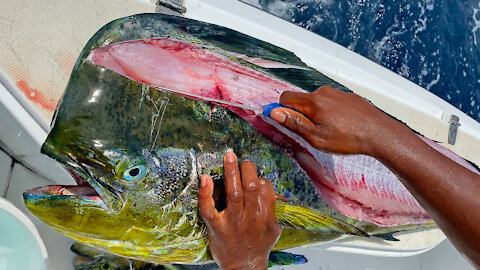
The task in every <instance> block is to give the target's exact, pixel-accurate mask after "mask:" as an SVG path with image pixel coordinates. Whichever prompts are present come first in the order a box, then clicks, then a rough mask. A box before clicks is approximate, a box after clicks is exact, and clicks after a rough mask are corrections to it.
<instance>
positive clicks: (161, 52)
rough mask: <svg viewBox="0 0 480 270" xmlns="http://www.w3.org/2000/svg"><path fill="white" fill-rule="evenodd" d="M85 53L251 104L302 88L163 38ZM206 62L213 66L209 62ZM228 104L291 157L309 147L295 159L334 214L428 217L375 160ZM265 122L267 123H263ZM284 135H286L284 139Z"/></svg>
mask: <svg viewBox="0 0 480 270" xmlns="http://www.w3.org/2000/svg"><path fill="white" fill-rule="evenodd" d="M210 48H211V47H210ZM222 52H224V51H222ZM87 59H89V60H90V61H92V62H93V63H95V64H98V65H101V66H104V67H107V68H109V69H111V70H113V71H115V72H117V73H119V74H121V75H123V76H126V77H129V78H131V79H134V80H136V81H141V82H144V83H146V84H148V85H151V86H154V87H155V86H158V87H165V88H170V89H176V90H179V91H182V92H184V93H190V94H192V96H204V97H206V98H213V99H222V100H224V101H227V102H230V103H236V104H239V105H242V106H248V107H253V108H256V107H263V106H265V105H266V104H270V103H272V102H275V101H278V99H279V98H280V94H281V93H282V92H283V91H285V90H289V91H297V92H305V91H304V90H302V89H301V88H299V87H296V86H294V85H292V84H289V83H287V82H284V81H281V80H278V79H276V78H273V77H271V76H266V75H265V74H263V73H261V72H259V71H257V70H254V69H252V68H250V67H248V66H244V65H241V64H239V63H237V62H233V61H232V60H231V59H228V58H226V57H224V56H223V55H220V54H218V53H215V52H214V51H210V50H207V49H203V48H201V47H200V46H198V45H196V44H192V43H188V42H184V41H179V40H171V39H168V38H150V39H148V40H134V41H126V42H120V43H115V44H112V45H109V46H106V47H102V48H100V49H97V50H94V51H92V53H91V54H90V55H89V56H88V58H87ZM159 63H161V64H159ZM163 63H170V64H169V65H165V64H163ZM212 63H215V65H214V66H212ZM184 78H189V79H184ZM187 95H188V94H187ZM250 97H255V98H254V99H252V98H250ZM226 106H227V105H226ZM227 108H229V109H230V110H232V111H234V112H235V113H236V114H238V115H239V116H241V117H242V118H244V119H245V120H247V121H248V122H249V123H250V124H252V125H253V126H254V127H255V128H256V129H257V130H258V131H259V132H261V133H262V134H263V135H265V137H267V138H270V139H271V140H272V141H273V142H274V143H276V144H277V145H281V144H286V145H287V146H286V147H283V146H282V147H283V148H285V149H287V148H290V149H292V150H291V153H290V155H291V156H294V155H295V152H302V151H306V152H309V153H310V155H311V156H312V157H313V158H315V160H316V162H310V164H312V166H314V167H315V168H314V169H310V170H308V169H306V168H305V167H308V166H310V165H309V164H306V163H304V164H302V163H300V165H301V166H302V165H303V167H304V169H306V170H307V171H309V172H312V173H310V175H309V176H310V177H311V179H312V180H313V182H314V183H315V185H316V187H317V189H318V190H319V193H320V194H321V196H322V197H323V199H324V200H325V201H326V202H327V203H328V204H329V206H331V207H332V208H334V209H335V210H337V211H339V212H340V213H342V214H345V215H348V216H351V217H354V218H356V219H358V220H361V221H367V222H372V223H375V224H377V225H380V226H398V225H404V224H414V223H419V224H420V223H429V222H432V220H431V218H430V217H429V215H428V214H427V212H426V211H425V210H424V209H423V207H422V206H420V204H419V203H418V202H417V201H416V200H415V198H414V197H413V196H412V195H411V193H410V192H409V191H408V190H407V188H406V187H405V186H404V185H403V184H402V183H401V182H400V181H399V180H398V178H397V177H396V176H395V175H394V174H393V173H392V172H391V171H390V170H389V169H388V168H387V167H386V166H384V165H383V164H382V163H380V162H379V161H377V160H376V159H374V158H372V157H369V156H365V155H347V156H345V155H333V154H329V153H325V152H322V151H319V150H317V149H314V148H313V147H311V146H310V145H309V144H308V143H306V142H305V141H304V140H303V139H301V138H298V136H296V135H295V134H292V133H291V132H289V131H288V130H286V129H285V128H283V129H282V127H281V126H280V125H279V124H277V123H275V122H273V121H268V120H269V119H265V118H264V119H261V118H260V117H259V112H258V111H255V110H248V109H244V108H242V107H232V106H227ZM267 121H268V125H270V126H268V125H265V123H266V122H267ZM272 126H274V127H275V128H272ZM279 131H280V132H279ZM288 136H290V137H291V138H290V139H286V137H288ZM276 138H280V139H276ZM423 139H424V138H423ZM282 140H284V141H285V142H282ZM424 140H426V139H424ZM429 144H430V145H432V147H434V148H435V149H437V150H439V149H440V148H441V146H439V145H438V144H436V143H433V142H430V143H429ZM442 153H443V154H445V155H447V156H449V157H450V158H452V159H454V160H455V161H456V162H459V163H460V164H462V165H463V166H467V167H468V166H469V164H468V163H467V162H466V161H464V160H463V159H461V158H459V157H458V156H456V155H455V154H454V153H453V152H445V151H444V152H442ZM296 159H297V161H298V160H299V159H298V158H296ZM315 163H318V164H315ZM470 167H471V166H470ZM319 171H322V173H318V172H319Z"/></svg>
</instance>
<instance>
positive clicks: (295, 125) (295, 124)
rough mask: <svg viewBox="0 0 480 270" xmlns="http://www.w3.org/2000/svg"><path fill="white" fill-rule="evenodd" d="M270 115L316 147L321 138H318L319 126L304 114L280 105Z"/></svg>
mask: <svg viewBox="0 0 480 270" xmlns="http://www.w3.org/2000/svg"><path fill="white" fill-rule="evenodd" d="M270 117H271V118H272V119H273V120H275V121H276V122H278V123H279V124H282V125H283V126H284V127H286V128H288V129H289V130H291V131H293V132H295V133H297V134H298V135H300V136H301V137H303V138H304V139H305V140H307V141H308V142H309V143H310V144H311V145H312V146H314V147H315V145H316V142H317V141H318V139H319V138H317V137H318V135H317V134H318V130H317V127H316V126H315V125H314V124H313V123H312V121H310V120H309V119H308V118H307V117H305V116H304V115H303V114H301V113H299V112H297V111H294V110H291V109H288V108H282V107H278V108H275V109H273V110H272V112H271V113H270Z"/></svg>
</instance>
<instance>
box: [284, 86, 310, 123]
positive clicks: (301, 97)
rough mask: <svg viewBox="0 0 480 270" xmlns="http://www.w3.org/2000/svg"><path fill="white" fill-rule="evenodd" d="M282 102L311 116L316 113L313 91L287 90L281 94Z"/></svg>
mask: <svg viewBox="0 0 480 270" xmlns="http://www.w3.org/2000/svg"><path fill="white" fill-rule="evenodd" d="M280 104H282V105H283V106H285V107H289V108H292V109H294V110H296V111H299V112H301V113H303V114H304V115H307V116H309V117H310V116H311V115H312V114H314V113H315V110H314V108H313V107H314V102H313V99H312V94H311V93H301V92H291V91H285V92H283V93H282V95H281V96H280Z"/></svg>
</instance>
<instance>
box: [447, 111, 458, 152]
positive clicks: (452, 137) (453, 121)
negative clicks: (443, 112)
mask: <svg viewBox="0 0 480 270" xmlns="http://www.w3.org/2000/svg"><path fill="white" fill-rule="evenodd" d="M448 124H449V125H450V126H449V128H448V143H449V144H451V145H454V144H455V142H456V141H457V132H458V127H459V126H461V124H460V118H458V116H456V115H454V114H451V115H450V120H449V121H448Z"/></svg>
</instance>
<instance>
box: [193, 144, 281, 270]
mask: <svg viewBox="0 0 480 270" xmlns="http://www.w3.org/2000/svg"><path fill="white" fill-rule="evenodd" d="M223 163H224V171H225V193H226V196H227V207H226V208H225V210H223V211H221V212H220V213H219V212H218V211H217V210H216V209H215V202H214V200H213V198H212V195H213V181H212V178H211V177H210V176H208V175H203V176H202V177H201V180H200V181H201V182H200V190H199V193H198V208H199V212H200V216H201V218H202V219H203V221H204V222H205V224H206V226H207V231H208V239H209V245H210V251H211V253H212V256H213V258H214V259H215V261H216V262H217V264H218V265H219V266H220V267H221V268H222V269H267V265H268V255H269V253H270V250H271V249H272V247H273V246H274V245H275V243H276V242H277V240H278V237H279V236H280V233H281V228H280V225H279V224H278V222H277V219H276V218H275V193H274V191H273V186H272V183H270V181H268V180H266V179H263V178H261V179H259V178H258V176H257V168H256V167H255V165H254V164H253V163H252V162H251V161H248V160H245V161H243V162H242V164H241V166H240V170H239V168H238V161H237V157H236V156H235V154H234V153H233V152H227V153H226V154H225V157H224V160H223Z"/></svg>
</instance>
